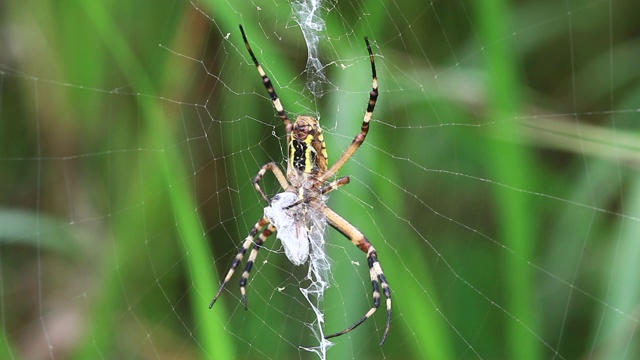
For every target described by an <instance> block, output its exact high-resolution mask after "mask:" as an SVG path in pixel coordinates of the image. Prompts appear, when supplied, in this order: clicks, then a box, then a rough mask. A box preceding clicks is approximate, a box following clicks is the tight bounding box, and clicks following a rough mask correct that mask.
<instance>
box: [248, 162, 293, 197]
mask: <svg viewBox="0 0 640 360" xmlns="http://www.w3.org/2000/svg"><path fill="white" fill-rule="evenodd" d="M267 170H271V172H272V173H273V174H274V175H275V176H276V179H278V183H280V186H281V187H282V190H284V191H286V190H287V189H288V188H289V183H288V182H287V178H286V176H284V174H283V173H282V170H280V168H279V167H278V165H277V164H276V163H274V162H270V163H267V164H264V165H262V167H261V168H260V171H258V174H257V175H256V177H254V178H253V181H252V183H253V187H254V188H255V189H256V190H257V191H258V193H260V195H262V198H263V199H264V200H265V201H266V202H267V205H269V204H271V199H269V197H268V196H267V195H266V194H265V193H264V191H263V190H262V188H261V187H260V181H262V178H263V177H264V174H266V173H267Z"/></svg>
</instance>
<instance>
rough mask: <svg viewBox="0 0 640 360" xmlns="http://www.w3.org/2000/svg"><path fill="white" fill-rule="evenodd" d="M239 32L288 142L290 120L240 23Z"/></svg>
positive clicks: (290, 128) (291, 127) (290, 127)
mask: <svg viewBox="0 0 640 360" xmlns="http://www.w3.org/2000/svg"><path fill="white" fill-rule="evenodd" d="M240 32H241V33H242V39H243V40H244V46H245V47H246V48H247V51H248V52H249V55H251V60H253V64H254V65H255V66H256V69H258V73H259V74H260V77H262V83H263V84H264V87H265V88H266V89H267V93H269V97H270V98H271V102H272V103H273V107H274V108H275V109H276V112H277V113H278V116H279V117H280V118H281V119H282V122H283V123H284V126H285V130H286V132H287V143H288V142H289V140H290V139H289V134H291V130H292V129H293V125H292V124H291V120H289V117H288V116H287V113H286V112H285V111H284V107H283V106H282V103H281V102H280V98H278V94H276V90H275V89H274V88H273V84H272V83H271V79H269V77H268V76H267V73H266V72H265V71H264V70H263V69H262V65H260V63H259V62H258V59H257V58H256V55H255V54H254V53H253V50H251V46H250V45H249V41H248V40H247V35H246V34H245V33H244V29H243V28H242V25H240Z"/></svg>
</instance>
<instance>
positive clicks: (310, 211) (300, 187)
mask: <svg viewBox="0 0 640 360" xmlns="http://www.w3.org/2000/svg"><path fill="white" fill-rule="evenodd" d="M240 32H241V33H242V39H243V40H244V45H245V46H246V48H247V51H248V52H249V55H250V56H251V59H252V60H253V63H254V65H255V66H256V69H257V70H258V73H259V74H260V76H261V77H262V82H263V84H264V86H265V88H266V89H267V93H268V94H269V97H270V98H271V101H272V102H273V107H274V108H275V110H276V112H277V114H278V116H279V117H280V118H281V119H282V122H283V123H284V126H285V131H286V141H287V147H288V159H287V171H286V175H285V174H284V173H283V172H282V170H280V168H279V167H278V166H277V165H276V163H275V162H270V163H267V164H265V165H263V166H262V167H261V168H260V171H258V174H257V175H256V176H255V178H254V179H253V185H254V187H255V189H256V190H257V191H258V193H259V194H260V195H261V196H262V198H263V199H264V200H265V201H266V202H267V204H268V206H267V207H266V208H265V210H264V216H263V217H262V218H261V219H260V220H258V222H257V223H256V224H255V225H254V226H253V228H252V229H251V231H250V232H249V235H248V236H247V237H246V238H245V240H244V243H243V244H242V247H241V248H240V250H239V251H238V254H237V255H236V257H235V259H234V260H233V262H232V263H231V268H230V269H229V271H228V273H227V275H226V277H225V278H224V280H223V281H222V284H221V285H220V289H219V290H218V292H217V293H216V295H215V297H214V298H213V300H212V301H211V303H210V304H209V308H211V307H213V304H214V303H215V302H216V300H217V299H218V297H219V296H220V294H221V293H222V290H223V289H224V288H225V286H226V285H227V283H228V282H229V280H230V279H231V277H232V276H233V273H234V272H235V270H236V268H237V267H238V266H239V265H240V264H241V263H242V260H243V259H244V256H245V254H246V253H247V251H248V250H249V248H250V247H251V245H252V244H253V249H252V250H251V253H250V255H249V259H248V261H247V264H246V265H245V268H244V271H243V273H242V276H241V279H240V294H241V297H242V303H243V304H244V306H245V309H246V308H247V290H246V286H247V281H248V279H249V274H250V273H251V269H252V267H253V264H254V262H255V260H256V257H257V256H258V252H259V251H260V248H262V245H263V244H264V242H265V241H266V240H267V238H268V237H269V236H271V235H272V234H273V233H276V237H277V238H278V239H280V240H281V241H282V244H283V247H284V249H285V253H286V255H287V257H288V258H289V260H290V261H291V262H292V263H293V264H294V265H302V264H304V263H305V262H306V261H307V259H308V257H309V246H310V243H309V242H310V239H311V238H312V237H314V236H315V237H317V236H318V231H323V230H324V227H323V226H321V224H325V223H328V224H329V225H331V227H333V228H334V229H336V230H337V231H338V232H340V233H341V234H342V235H343V236H345V237H346V238H347V239H349V240H350V241H351V242H352V243H353V244H354V245H355V246H357V247H358V248H359V249H360V250H362V251H363V252H364V253H366V254H367V263H368V265H369V275H370V277H371V284H372V287H373V306H372V307H371V308H370V309H369V311H367V312H366V313H365V314H364V316H363V317H362V318H360V320H358V321H357V322H356V323H355V324H353V325H351V326H349V327H348V328H346V329H344V330H342V331H340V332H337V333H334V334H331V335H327V336H325V339H329V338H332V337H336V336H340V335H344V334H346V333H348V332H350V331H351V330H353V329H355V328H356V327H358V326H359V325H360V324H362V323H363V322H364V321H365V320H367V319H368V318H370V317H371V316H372V315H373V314H374V313H375V312H376V310H377V309H378V307H379V306H380V293H381V292H382V294H384V297H385V298H386V308H387V320H386V327H385V330H384V334H383V335H382V340H381V341H380V345H382V344H384V342H385V340H386V339H387V335H388V334H389V328H390V325H391V289H390V288H389V284H388V283H387V279H386V278H385V275H384V272H383V271H382V266H381V265H380V263H379V262H378V253H377V252H376V249H375V248H374V247H373V245H372V244H371V243H370V242H369V240H368V239H367V238H366V237H365V236H364V235H363V234H362V232H360V230H358V229H357V228H356V227H355V226H353V225H351V224H350V223H349V222H348V221H347V220H345V219H344V218H343V217H342V216H340V215H338V214H337V213H336V212H334V211H333V210H331V209H330V208H329V207H328V206H327V205H326V199H327V194H329V193H330V192H331V191H333V190H335V189H337V188H339V187H341V186H343V185H346V184H348V183H349V177H348V176H344V177H341V178H339V179H337V180H334V181H332V182H329V179H330V178H332V177H333V176H334V175H336V174H337V172H338V171H339V170H340V169H341V168H342V166H344V164H345V163H346V162H347V161H348V160H349V159H350V158H351V156H353V154H354V153H355V152H356V150H358V148H359V147H360V145H362V143H363V142H364V140H365V138H366V137H367V133H368V132H369V123H370V122H371V117H372V116H373V110H374V108H375V106H376V101H377V99H378V78H377V76H376V66H375V61H374V57H373V52H372V51H371V45H370V44H369V39H368V38H366V37H365V38H364V41H365V44H366V46H367V51H368V52H369V61H370V62H371V74H372V79H373V80H372V89H371V92H370V93H369V103H368V104H367V109H366V112H365V114H364V119H363V120H362V125H361V127H360V133H358V134H357V135H356V136H355V138H354V139H353V141H352V142H351V144H350V145H349V147H347V149H346V150H345V151H344V152H343V153H342V155H341V156H340V158H339V159H338V161H336V162H335V163H334V164H333V165H332V166H331V167H329V166H328V165H329V161H328V154H327V147H326V144H325V141H324V138H323V134H322V129H321V128H320V124H319V123H318V120H317V119H315V118H313V117H311V116H305V115H300V116H298V117H297V118H296V120H295V121H294V122H293V123H291V120H290V119H289V117H288V116H287V113H286V112H285V110H284V107H283V106H282V103H281V102H280V98H278V95H277V94H276V90H275V89H274V88H273V84H272V83H271V80H270V79H269V77H268V76H267V74H266V73H265V71H264V70H263V69H262V66H261V65H260V63H259V62H258V59H257V58H256V56H255V54H254V53H253V51H252V50H251V46H250V45H249V41H248V40H247V36H246V34H245V32H244V29H243V28H242V25H240ZM267 171H271V172H272V173H273V174H274V175H275V177H276V179H277V180H278V183H279V184H280V186H281V187H282V189H284V192H282V193H280V194H277V195H276V196H274V197H273V198H272V199H269V197H268V196H267V195H266V194H265V192H264V191H263V190H262V188H261V186H260V181H261V180H262V178H263V176H264V175H265V174H266V172H267ZM258 234H259V235H258ZM256 235H257V238H256ZM321 235H322V234H321V233H320V236H321Z"/></svg>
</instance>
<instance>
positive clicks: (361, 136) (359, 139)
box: [318, 37, 378, 182]
mask: <svg viewBox="0 0 640 360" xmlns="http://www.w3.org/2000/svg"><path fill="white" fill-rule="evenodd" d="M364 41H365V43H366V44H367V51H369V61H370V62H371V77H372V81H371V92H370V93H369V102H368V103H367V111H366V112H365V113H364V118H363V119H362V125H361V126H360V133H358V135H356V136H355V137H354V138H353V141H351V144H350V145H349V147H347V149H346V150H345V151H344V152H343V153H342V155H341V156H340V158H339V159H338V160H337V161H336V162H335V163H334V164H333V165H332V166H331V167H330V168H329V170H327V171H326V172H325V173H324V174H322V176H320V177H319V178H318V180H319V181H320V182H324V181H327V179H329V178H330V177H332V176H333V175H334V174H335V173H337V172H338V170H340V169H341V168H342V166H343V165H344V164H345V163H346V162H347V161H348V160H349V159H350V158H351V156H353V154H354V153H355V152H356V150H358V148H359V147H360V145H362V143H363V142H364V140H365V139H366V138H367V134H368V133H369V123H370V122H371V118H372V117H373V110H374V109H375V107H376V102H377V101H378V75H377V74H376V63H375V61H374V57H373V51H371V45H370V44H369V39H368V38H366V37H365V38H364Z"/></svg>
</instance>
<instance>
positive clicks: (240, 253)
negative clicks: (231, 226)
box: [209, 218, 276, 309]
mask: <svg viewBox="0 0 640 360" xmlns="http://www.w3.org/2000/svg"><path fill="white" fill-rule="evenodd" d="M265 226H267V228H266V229H265V230H264V231H263V232H262V233H261V234H260V236H258V238H257V239H256V238H255V236H256V234H258V232H260V230H262V228H264V227H265ZM275 230H276V229H275V227H273V225H271V224H270V223H269V220H267V219H266V218H262V219H260V220H259V221H258V222H257V223H256V224H255V225H254V226H253V228H252V229H251V231H250V232H249V235H248V236H247V237H246V238H245V240H244V243H242V247H241V248H240V250H239V251H238V254H236V257H235V259H233V262H232V263H231V268H230V269H229V271H228V272H227V276H225V278H224V280H223V281H222V284H220V289H219V290H218V292H217V293H216V296H215V297H214V298H213V300H211V303H210V304H209V309H211V308H212V307H213V304H215V302H216V300H218V297H219V296H220V294H222V290H224V288H225V287H226V286H227V283H229V280H231V277H232V276H233V274H234V273H235V271H236V268H237V267H238V266H239V265H240V264H241V263H242V259H243V258H244V255H245V254H246V253H247V250H249V248H250V247H251V244H252V243H254V244H255V245H254V247H253V249H252V250H251V254H249V260H248V261H247V264H246V265H245V267H244V271H243V272H242V278H241V279H240V294H241V295H242V303H243V304H244V308H245V309H246V308H247V291H246V286H247V281H248V280H249V274H250V273H251V268H253V263H254V262H255V260H256V257H257V256H258V251H259V250H260V248H261V247H262V244H264V242H265V241H266V240H267V238H268V237H269V236H270V235H271V234H273V232H275Z"/></svg>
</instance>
